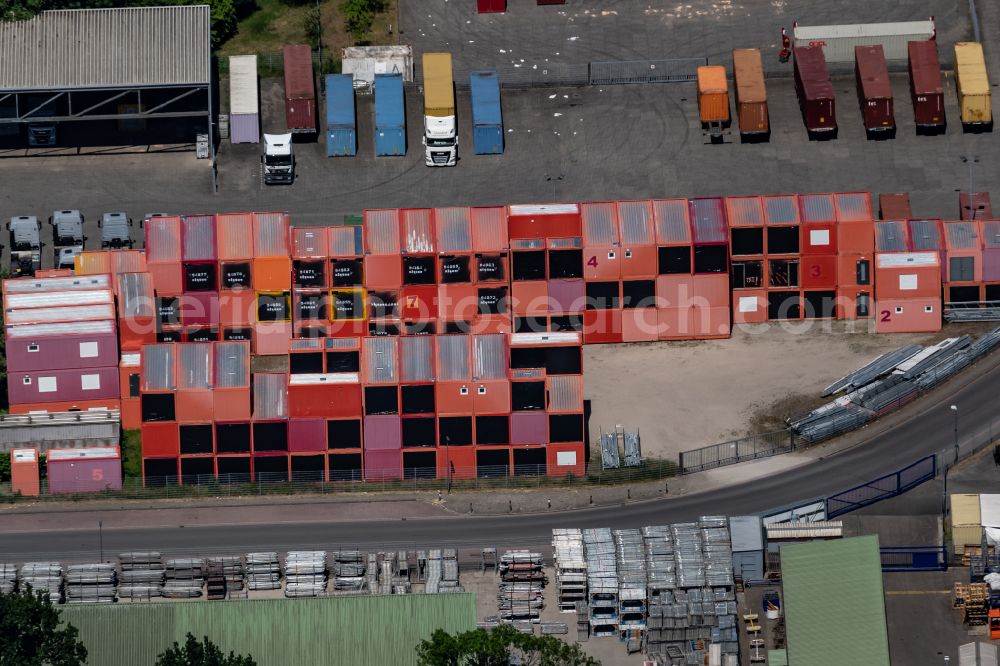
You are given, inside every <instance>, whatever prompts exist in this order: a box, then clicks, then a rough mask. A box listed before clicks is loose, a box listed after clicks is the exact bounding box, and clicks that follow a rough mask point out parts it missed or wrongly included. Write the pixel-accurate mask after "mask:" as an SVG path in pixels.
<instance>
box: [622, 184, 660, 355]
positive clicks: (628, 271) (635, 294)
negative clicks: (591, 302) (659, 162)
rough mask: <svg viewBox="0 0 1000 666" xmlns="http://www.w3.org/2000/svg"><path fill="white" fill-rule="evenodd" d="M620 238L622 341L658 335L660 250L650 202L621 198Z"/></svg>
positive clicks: (639, 339)
mask: <svg viewBox="0 0 1000 666" xmlns="http://www.w3.org/2000/svg"><path fill="white" fill-rule="evenodd" d="M616 205H617V208H618V211H617V212H618V231H619V234H618V235H619V238H620V239H621V279H622V286H621V290H622V300H621V305H622V342H643V341H652V340H656V339H657V338H658V326H657V320H656V276H657V250H656V231H655V229H654V224H653V204H652V202H651V201H619V202H617V204H616Z"/></svg>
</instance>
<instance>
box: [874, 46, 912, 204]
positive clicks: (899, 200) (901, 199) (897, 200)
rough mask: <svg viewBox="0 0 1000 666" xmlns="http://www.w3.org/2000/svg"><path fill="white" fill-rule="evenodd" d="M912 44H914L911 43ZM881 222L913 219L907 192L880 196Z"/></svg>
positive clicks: (884, 193)
mask: <svg viewBox="0 0 1000 666" xmlns="http://www.w3.org/2000/svg"><path fill="white" fill-rule="evenodd" d="M911 43H912V42H911ZM878 216H879V219H880V220H908V219H910V218H911V217H913V209H912V208H910V195H909V194H907V193H906V192H883V193H881V194H879V195H878Z"/></svg>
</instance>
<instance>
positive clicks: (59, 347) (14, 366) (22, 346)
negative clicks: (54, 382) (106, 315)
mask: <svg viewBox="0 0 1000 666" xmlns="http://www.w3.org/2000/svg"><path fill="white" fill-rule="evenodd" d="M117 363H118V335H117V334H116V333H115V322H114V320H111V319H106V320H104V321H81V322H65V323H56V324H26V325H24V326H8V327H7V370H8V371H9V372H19V371H31V370H61V369H65V368H99V367H109V366H113V365H116V364H117Z"/></svg>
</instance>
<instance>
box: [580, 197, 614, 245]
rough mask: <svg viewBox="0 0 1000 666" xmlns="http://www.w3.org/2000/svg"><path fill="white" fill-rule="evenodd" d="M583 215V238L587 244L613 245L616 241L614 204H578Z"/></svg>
mask: <svg viewBox="0 0 1000 666" xmlns="http://www.w3.org/2000/svg"><path fill="white" fill-rule="evenodd" d="M580 212H581V214H582V217H583V238H584V240H585V241H586V243H587V244H588V245H613V244H614V243H616V242H618V225H617V224H615V204H613V203H609V202H602V203H585V204H583V205H582V206H580Z"/></svg>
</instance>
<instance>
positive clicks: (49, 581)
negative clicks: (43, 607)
mask: <svg viewBox="0 0 1000 666" xmlns="http://www.w3.org/2000/svg"><path fill="white" fill-rule="evenodd" d="M18 580H19V584H20V587H19V589H20V590H21V591H22V592H23V591H24V590H26V589H28V588H29V587H30V588H31V589H32V590H33V591H34V592H35V593H38V592H42V593H44V594H46V595H48V597H49V600H50V601H51V602H52V603H54V604H57V603H60V602H61V601H62V586H63V568H62V565H61V564H59V563H58V562H25V563H24V564H22V565H21V573H20V575H19V576H18Z"/></svg>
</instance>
